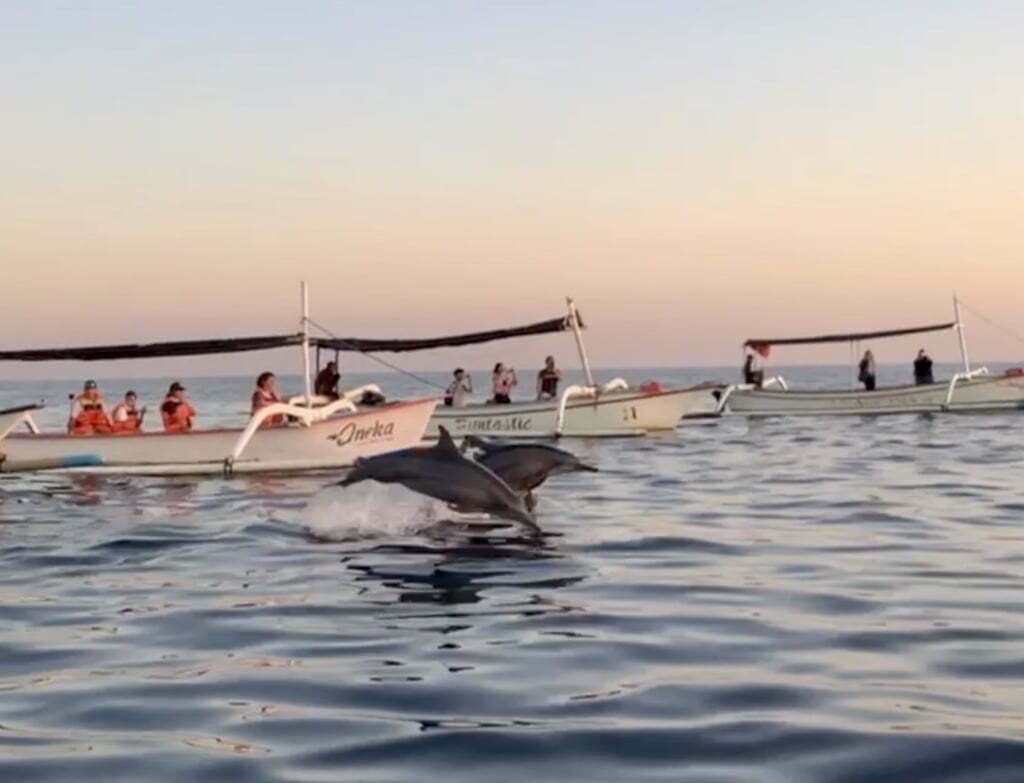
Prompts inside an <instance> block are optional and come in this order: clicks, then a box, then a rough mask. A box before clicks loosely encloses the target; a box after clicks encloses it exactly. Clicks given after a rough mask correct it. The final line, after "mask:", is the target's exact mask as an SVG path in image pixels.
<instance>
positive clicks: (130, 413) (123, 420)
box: [110, 391, 146, 435]
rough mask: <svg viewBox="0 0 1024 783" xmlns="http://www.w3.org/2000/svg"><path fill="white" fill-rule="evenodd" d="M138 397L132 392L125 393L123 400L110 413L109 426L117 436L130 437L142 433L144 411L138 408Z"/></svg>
mask: <svg viewBox="0 0 1024 783" xmlns="http://www.w3.org/2000/svg"><path fill="white" fill-rule="evenodd" d="M138 405H139V397H138V395H137V394H136V393H135V392H133V391H127V392H125V395H124V399H123V400H122V401H121V402H119V403H118V404H117V405H115V406H114V410H112V411H111V412H110V425H111V427H112V428H113V431H114V432H116V433H118V434H125V435H131V434H133V433H136V432H141V431H142V419H143V418H144V417H145V415H146V409H145V408H142V409H141V410H140V409H139V407H138Z"/></svg>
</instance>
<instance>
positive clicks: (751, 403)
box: [715, 297, 1024, 416]
mask: <svg viewBox="0 0 1024 783" xmlns="http://www.w3.org/2000/svg"><path fill="white" fill-rule="evenodd" d="M953 311H954V320H952V321H948V322H946V323H939V324H932V325H929V326H915V327H909V328H903V329H885V330H881V331H871V332H854V333H849V334H824V335H817V336H813V337H783V338H751V339H749V340H747V341H746V342H744V344H743V345H744V348H752V349H757V348H758V347H763V346H779V345H816V344H822V343H849V344H850V349H851V355H856V353H857V352H858V350H859V349H858V343H860V342H861V341H864V340H877V339H883V338H892V337H900V336H904V335H911V334H923V333H927V332H940V331H949V330H955V331H956V333H957V337H958V341H959V345H960V355H961V358H962V360H963V370H962V371H960V372H957V373H954V375H953V377H952V378H950V379H949V380H948V381H939V382H935V383H925V384H920V385H914V386H909V385H908V386H895V387H889V388H879V389H875V390H872V391H865V390H861V389H849V390H828V391H802V390H794V389H790V388H789V386H788V385H787V383H786V380H785V379H784V378H783V377H782V376H775V377H772V378H768V379H766V380H765V381H764V382H763V383H762V384H761V386H760V387H757V386H754V385H752V384H733V385H730V386H725V387H723V388H721V389H720V390H719V391H718V405H717V407H716V410H715V412H716V413H717V414H723V413H735V414H742V415H746V416H796V415H805V416H806V415H813V416H818V415H840V414H881V413H921V412H932V413H940V412H971V411H1001V410H1013V409H1024V370H1021V368H1013V369H1010V370H1007V371H1006V372H1005V373H1003V374H999V375H997V374H994V373H990V372H989V371H988V369H987V368H985V367H978V368H976V369H971V363H970V360H969V358H968V355H967V341H966V338H965V336H964V325H963V319H962V317H961V314H960V302H959V300H957V299H956V297H954V299H953Z"/></svg>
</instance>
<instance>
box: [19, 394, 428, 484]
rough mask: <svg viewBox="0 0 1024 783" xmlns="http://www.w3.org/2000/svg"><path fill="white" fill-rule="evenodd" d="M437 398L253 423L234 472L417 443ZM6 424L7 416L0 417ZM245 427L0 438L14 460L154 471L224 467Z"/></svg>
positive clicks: (304, 466) (331, 463)
mask: <svg viewBox="0 0 1024 783" xmlns="http://www.w3.org/2000/svg"><path fill="white" fill-rule="evenodd" d="M436 405H437V400H436V398H431V399H423V400H413V401H410V402H401V403H395V404H392V405H382V406H379V407H374V408H366V409H363V410H360V411H359V412H358V413H351V414H346V415H340V416H332V417H331V418H328V419H325V420H322V421H318V422H314V423H313V424H311V425H310V426H302V425H298V424H292V425H289V426H284V427H268V428H264V429H259V430H256V433H255V434H254V435H253V437H252V439H251V440H250V441H249V442H248V444H247V445H246V446H245V448H244V450H243V451H242V454H241V455H240V456H239V457H238V459H236V460H234V461H233V462H232V463H231V466H230V472H234V473H252V472H263V471H289V470H311V469H317V468H337V467H346V466H349V465H352V464H353V463H354V462H355V460H356V459H357V458H359V457H369V456H373V455H374V454H381V453H383V452H386V451H393V450H395V449H403V448H409V447H411V446H415V445H416V444H418V443H419V442H420V441H421V440H422V438H423V433H424V430H425V429H426V426H427V422H428V421H429V419H430V415H431V413H433V410H434V407H435V406H436ZM0 426H2V420H0ZM242 432H243V430H241V429H218V430H199V431H193V432H188V433H165V432H147V433H141V434H136V435H87V436H76V437H72V436H69V435H64V434H39V435H32V434H11V435H8V436H7V438H6V439H4V440H3V441H2V443H0V450H2V451H3V452H5V453H6V455H7V460H8V462H10V463H11V464H17V463H25V464H32V463H37V462H41V461H59V460H65V461H67V463H68V464H74V463H76V462H78V463H94V464H86V465H85V466H84V467H72V468H62V469H64V470H68V471H73V472H91V473H138V474H152V475H176V474H206V473H210V474H216V473H224V472H226V464H227V462H226V461H227V458H228V457H229V456H230V455H231V453H232V451H233V449H234V448H235V446H236V444H237V443H238V442H239V438H240V436H241V435H242Z"/></svg>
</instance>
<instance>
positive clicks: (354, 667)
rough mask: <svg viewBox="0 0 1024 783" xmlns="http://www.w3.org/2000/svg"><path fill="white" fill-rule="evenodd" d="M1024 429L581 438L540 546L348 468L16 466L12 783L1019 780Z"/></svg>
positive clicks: (768, 430) (841, 423)
mask: <svg viewBox="0 0 1024 783" xmlns="http://www.w3.org/2000/svg"><path fill="white" fill-rule="evenodd" d="M645 375H647V376H650V375H652V373H650V372H649V371H647V372H645ZM192 385H195V384H190V386H192ZM1022 423H1024V419H1022V418H1021V417H1020V416H1018V415H1009V414H1007V415H997V416H934V417H922V416H898V417H887V418H872V417H851V418H849V419H841V420H829V419H766V420H760V421H757V420H755V421H747V420H744V419H728V420H724V421H720V422H714V421H701V422H696V423H694V424H692V425H691V424H687V425H685V426H683V427H681V428H680V431H679V433H678V434H676V435H674V436H673V435H670V436H666V437H657V438H650V439H636V440H632V439H631V440H624V441H589V442H566V444H565V445H567V446H568V447H569V448H572V449H573V450H575V451H577V452H579V453H580V454H581V455H583V456H585V457H586V459H587V461H592V462H595V463H597V464H599V465H600V467H601V469H602V472H601V473H599V474H576V475H570V476H558V477H555V478H553V479H551V480H550V481H549V482H548V483H547V484H545V486H544V491H543V493H542V502H541V506H540V510H539V513H540V519H541V522H542V525H543V527H544V528H545V530H546V531H547V532H548V533H549V535H547V536H545V537H544V538H543V539H542V540H540V541H539V542H538V541H535V540H533V539H529V538H524V537H523V536H521V535H520V534H519V533H518V531H517V529H516V528H515V527H514V526H509V527H507V528H497V529H493V530H487V529H479V528H473V527H472V526H471V525H463V526H461V527H460V526H458V525H450V524H448V523H447V522H446V512H445V511H444V510H443V509H442V511H441V512H438V510H437V508H436V507H435V506H432V505H431V504H429V503H424V502H423V501H422V500H421V499H418V498H415V497H412V498H410V497H403V496H402V495H400V494H395V493H393V492H391V491H390V490H381V489H379V488H378V489H374V488H373V487H371V486H370V485H369V483H367V485H366V486H365V487H363V489H361V490H360V492H361V493H362V494H359V493H355V494H351V495H345V494H344V492H345V491H343V490H340V489H338V488H332V487H329V485H331V484H332V483H333V482H335V481H336V480H337V478H338V477H337V476H336V475H334V474H332V473H329V472H326V473H322V474H311V475H303V476H295V477H282V476H269V477H261V476H243V477H237V478H232V479H230V480H226V481H225V480H219V479H199V480H190V479H179V478H175V479H167V480H164V479H158V478H141V477H139V478H127V479H126V478H111V477H106V478H101V479H96V478H89V477H84V476H52V475H35V476H9V477H4V478H3V479H2V480H0V628H2V629H3V631H2V633H0V694H2V699H0V727H2V728H0V780H5V781H6V780H11V781H34V780H46V781H62V780H67V781H80V780H104V781H133V782H135V781H140V780H145V781H158V780H166V781H177V780H209V781H224V780H246V781H314V780H339V779H345V780H373V781H383V780H394V781H420V780H424V779H435V778H444V779H449V780H450V779H456V780H465V781H477V780H480V779H487V780H495V781H503V780H509V781H512V780H522V779H524V778H525V779H531V778H532V779H538V780H552V779H565V780H607V781H621V780H630V781H634V780H664V781H668V780H671V781H678V780H692V781H759V782H760V781H779V782H785V783H789V782H790V781H796V782H798V783H799V782H801V781H821V780H828V781H851V782H852V781H928V780H942V781H958V782H959V781H963V782H964V783H966V782H967V781H971V782H972V783H973V781H982V782H983V783H990V782H991V781H1000V782H1001V781H1015V780H1018V779H1020V777H1021V775H1020V770H1021V769H1022V768H1024V742H1022V740H1024V736H1022V735H1024V655H1022V652H1021V651H1022V650H1024V643H1022V642H1024V624H1022V623H1021V620H1020V606H1021V602H1022V598H1024V532H1022V531H1021V520H1022V518H1024V489H1022V487H1021V483H1020V481H1019V477H1020V475H1022V467H1024V464H1022V463H1024V456H1022V453H1021V446H1020V443H1019V440H1020V439H1019V437H1018V434H1019V432H1020V428H1021V425H1022ZM360 486H362V485H360ZM353 489H354V488H353Z"/></svg>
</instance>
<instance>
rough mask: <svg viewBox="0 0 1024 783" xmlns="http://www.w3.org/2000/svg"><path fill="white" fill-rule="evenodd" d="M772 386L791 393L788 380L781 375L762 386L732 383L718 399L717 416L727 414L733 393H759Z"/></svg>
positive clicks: (775, 376) (774, 376) (723, 390)
mask: <svg viewBox="0 0 1024 783" xmlns="http://www.w3.org/2000/svg"><path fill="white" fill-rule="evenodd" d="M770 386H778V387H779V388H780V389H782V390H783V391H789V385H788V384H787V383H786V379H785V378H783V377H782V376H781V375H773V376H772V377H771V378H769V379H768V380H766V381H765V382H764V383H762V384H761V385H760V386H758V385H757V384H754V383H731V384H729V385H728V386H726V387H725V388H724V389H722V394H721V396H720V397H719V398H718V405H716V406H715V415H716V416H720V415H721V414H722V413H724V412H725V406H726V405H728V404H729V398H730V397H731V396H732V393H733V392H736V391H757V390H758V389H767V388H768V387H770Z"/></svg>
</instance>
